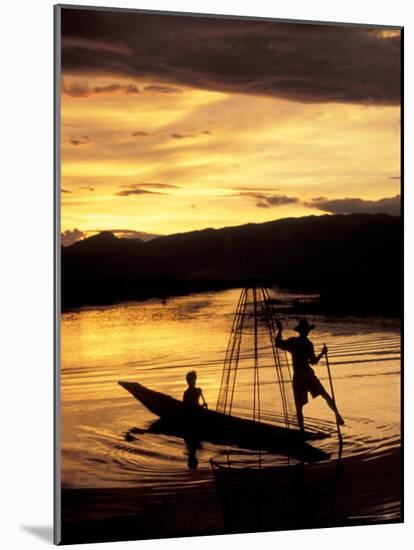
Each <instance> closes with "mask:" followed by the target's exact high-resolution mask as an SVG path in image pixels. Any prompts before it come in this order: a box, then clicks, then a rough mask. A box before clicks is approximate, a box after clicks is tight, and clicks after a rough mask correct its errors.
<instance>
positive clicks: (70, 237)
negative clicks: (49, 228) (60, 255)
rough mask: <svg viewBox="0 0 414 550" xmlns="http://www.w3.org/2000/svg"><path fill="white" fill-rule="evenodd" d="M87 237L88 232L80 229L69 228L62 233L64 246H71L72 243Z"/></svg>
mask: <svg viewBox="0 0 414 550" xmlns="http://www.w3.org/2000/svg"><path fill="white" fill-rule="evenodd" d="M85 237H86V233H84V232H83V231H79V229H67V230H66V231H63V233H61V234H60V238H61V242H62V245H63V246H70V245H71V244H73V243H75V242H76V241H79V240H80V239H83V238H85Z"/></svg>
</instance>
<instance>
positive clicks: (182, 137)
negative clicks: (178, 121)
mask: <svg viewBox="0 0 414 550" xmlns="http://www.w3.org/2000/svg"><path fill="white" fill-rule="evenodd" d="M170 135H171V137H172V138H174V139H186V138H195V137H197V134H170Z"/></svg>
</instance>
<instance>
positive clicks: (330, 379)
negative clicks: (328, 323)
mask: <svg viewBox="0 0 414 550" xmlns="http://www.w3.org/2000/svg"><path fill="white" fill-rule="evenodd" d="M324 346H325V344H324ZM325 360H326V368H327V370H328V377H329V385H330V387H331V397H332V401H333V404H334V405H335V410H336V411H337V410H338V409H337V407H336V401H335V392H334V387H333V382H332V375H331V367H330V365H329V359H328V352H326V353H325ZM335 419H336V428H337V430H338V439H339V445H340V453H342V433H341V426H340V424H339V422H338V415H337V414H335Z"/></svg>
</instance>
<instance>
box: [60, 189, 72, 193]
mask: <svg viewBox="0 0 414 550" xmlns="http://www.w3.org/2000/svg"><path fill="white" fill-rule="evenodd" d="M60 192H61V193H72V191H69V190H68V189H63V188H62V189H61V190H60Z"/></svg>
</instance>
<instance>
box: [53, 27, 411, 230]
mask: <svg viewBox="0 0 414 550" xmlns="http://www.w3.org/2000/svg"><path fill="white" fill-rule="evenodd" d="M216 23H217V21H216ZM218 23H219V22H218ZM321 32H323V30H322V31H321ZM69 34H70V33H69ZM394 36H395V32H394V31H393V32H391V31H387V32H385V33H383V36H382V37H381V40H383V41H387V40H390V39H392V38H393V37H394ZM98 38H99V37H96V36H95V37H94V39H93V40H91V41H89V42H87V41H86V42H85V40H86V39H85V38H83V39H82V40H83V42H82V40H81V39H80V38H77V39H76V40H77V41H75V42H74V38H73V32H72V34H71V35H70V36H69V37H68V38H67V44H69V46H68V47H71V48H76V49H77V50H76V51H80V52H81V53H82V51H83V50H85V51H86V53H88V52H90V51H91V49H92V50H93V49H94V50H95V52H96V51H98V50H99V51H100V54H101V55H105V51H106V50H108V51H111V53H112V54H114V51H115V52H116V55H121V56H125V55H128V54H127V53H126V52H127V51H128V50H127V47H128V46H127V45H122V44H121V43H120V42H119V41H118V42H117V41H113V42H110V43H108V44H107V43H105V42H104V41H103V40H102V39H100V38H99V39H98ZM377 39H380V38H379V37H377ZM63 44H65V42H63ZM122 48H124V51H123V50H122ZM117 50H118V51H117ZM75 65H76V64H75ZM126 72H128V74H121V73H126ZM135 72H136V71H135ZM142 72H143V73H145V74H143V75H142V76H140V74H129V71H119V73H118V72H117V71H115V72H114V70H113V69H111V71H103V70H102V71H98V70H94V69H93V68H88V67H86V68H85V67H82V68H81V69H79V70H78V69H77V67H76V66H73V64H72V65H70V67H68V69H66V70H65V66H63V80H62V96H61V107H62V108H61V112H62V119H61V142H62V164H61V187H62V195H61V197H62V230H63V231H69V232H70V231H71V230H73V229H75V228H77V229H78V230H79V231H80V232H82V233H85V234H90V233H91V232H94V231H99V230H106V229H112V230H114V229H119V230H128V231H139V232H141V231H143V232H147V233H155V234H170V233H176V232H182V231H190V230H194V229H202V228H205V227H215V228H218V227H223V226H230V225H239V224H243V223H249V222H255V223H260V222H264V221H268V220H273V219H277V218H283V217H288V216H304V215H309V214H314V215H320V214H322V213H327V212H331V213H335V212H341V211H344V212H346V208H348V209H349V212H352V211H363V210H364V209H365V210H366V211H381V209H382V210H383V211H384V212H391V213H393V212H394V210H395V208H396V202H395V200H396V196H397V195H399V192H400V180H399V176H400V106H399V104H398V103H397V102H396V101H394V100H393V101H387V100H384V99H381V100H378V101H377V100H375V99H374V100H371V99H370V97H369V94H368V96H367V100H366V101H359V100H357V101H354V100H350V101H348V100H343V98H340V99H339V100H335V97H334V98H332V99H329V100H326V99H325V98H322V99H321V98H319V97H317V98H316V100H315V101H312V100H309V98H307V97H305V98H303V97H300V98H299V100H298V98H297V96H296V95H295V94H291V95H290V96H289V93H287V94H286V93H281V94H280V96H279V94H278V93H277V91H276V92H274V91H273V90H272V92H271V93H269V94H267V93H266V92H265V93H264V92H263V90H262V89H259V90H258V91H257V93H255V89H254V88H253V91H249V93H244V91H243V88H242V87H240V86H239V87H238V88H237V89H234V86H233V88H232V89H227V88H229V86H228V85H227V82H225V84H223V85H217V84H215V83H214V84H212V85H210V84H209V83H208V84H207V85H206V84H205V83H202V84H200V82H199V80H200V79H199V78H194V85H191V83H190V82H188V81H189V80H191V78H185V79H184V78H181V80H180V78H179V76H177V75H179V74H180V73H179V71H178V69H177V71H176V74H175V75H174V79H173V78H172V77H171V75H169V74H168V75H166V74H162V71H161V72H160V74H159V76H158V77H157V74H156V71H155V73H154V74H147V73H148V71H142ZM109 73H110V74H109ZM138 73H139V71H138ZM216 80H217V79H216ZM385 89H386V88H385ZM295 93H296V92H295ZM317 93H319V92H317ZM350 199H352V200H350ZM344 201H345V202H344ZM346 201H348V202H346ZM377 201H380V202H377ZM381 201H382V202H381ZM88 232H89V233H88Z"/></svg>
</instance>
